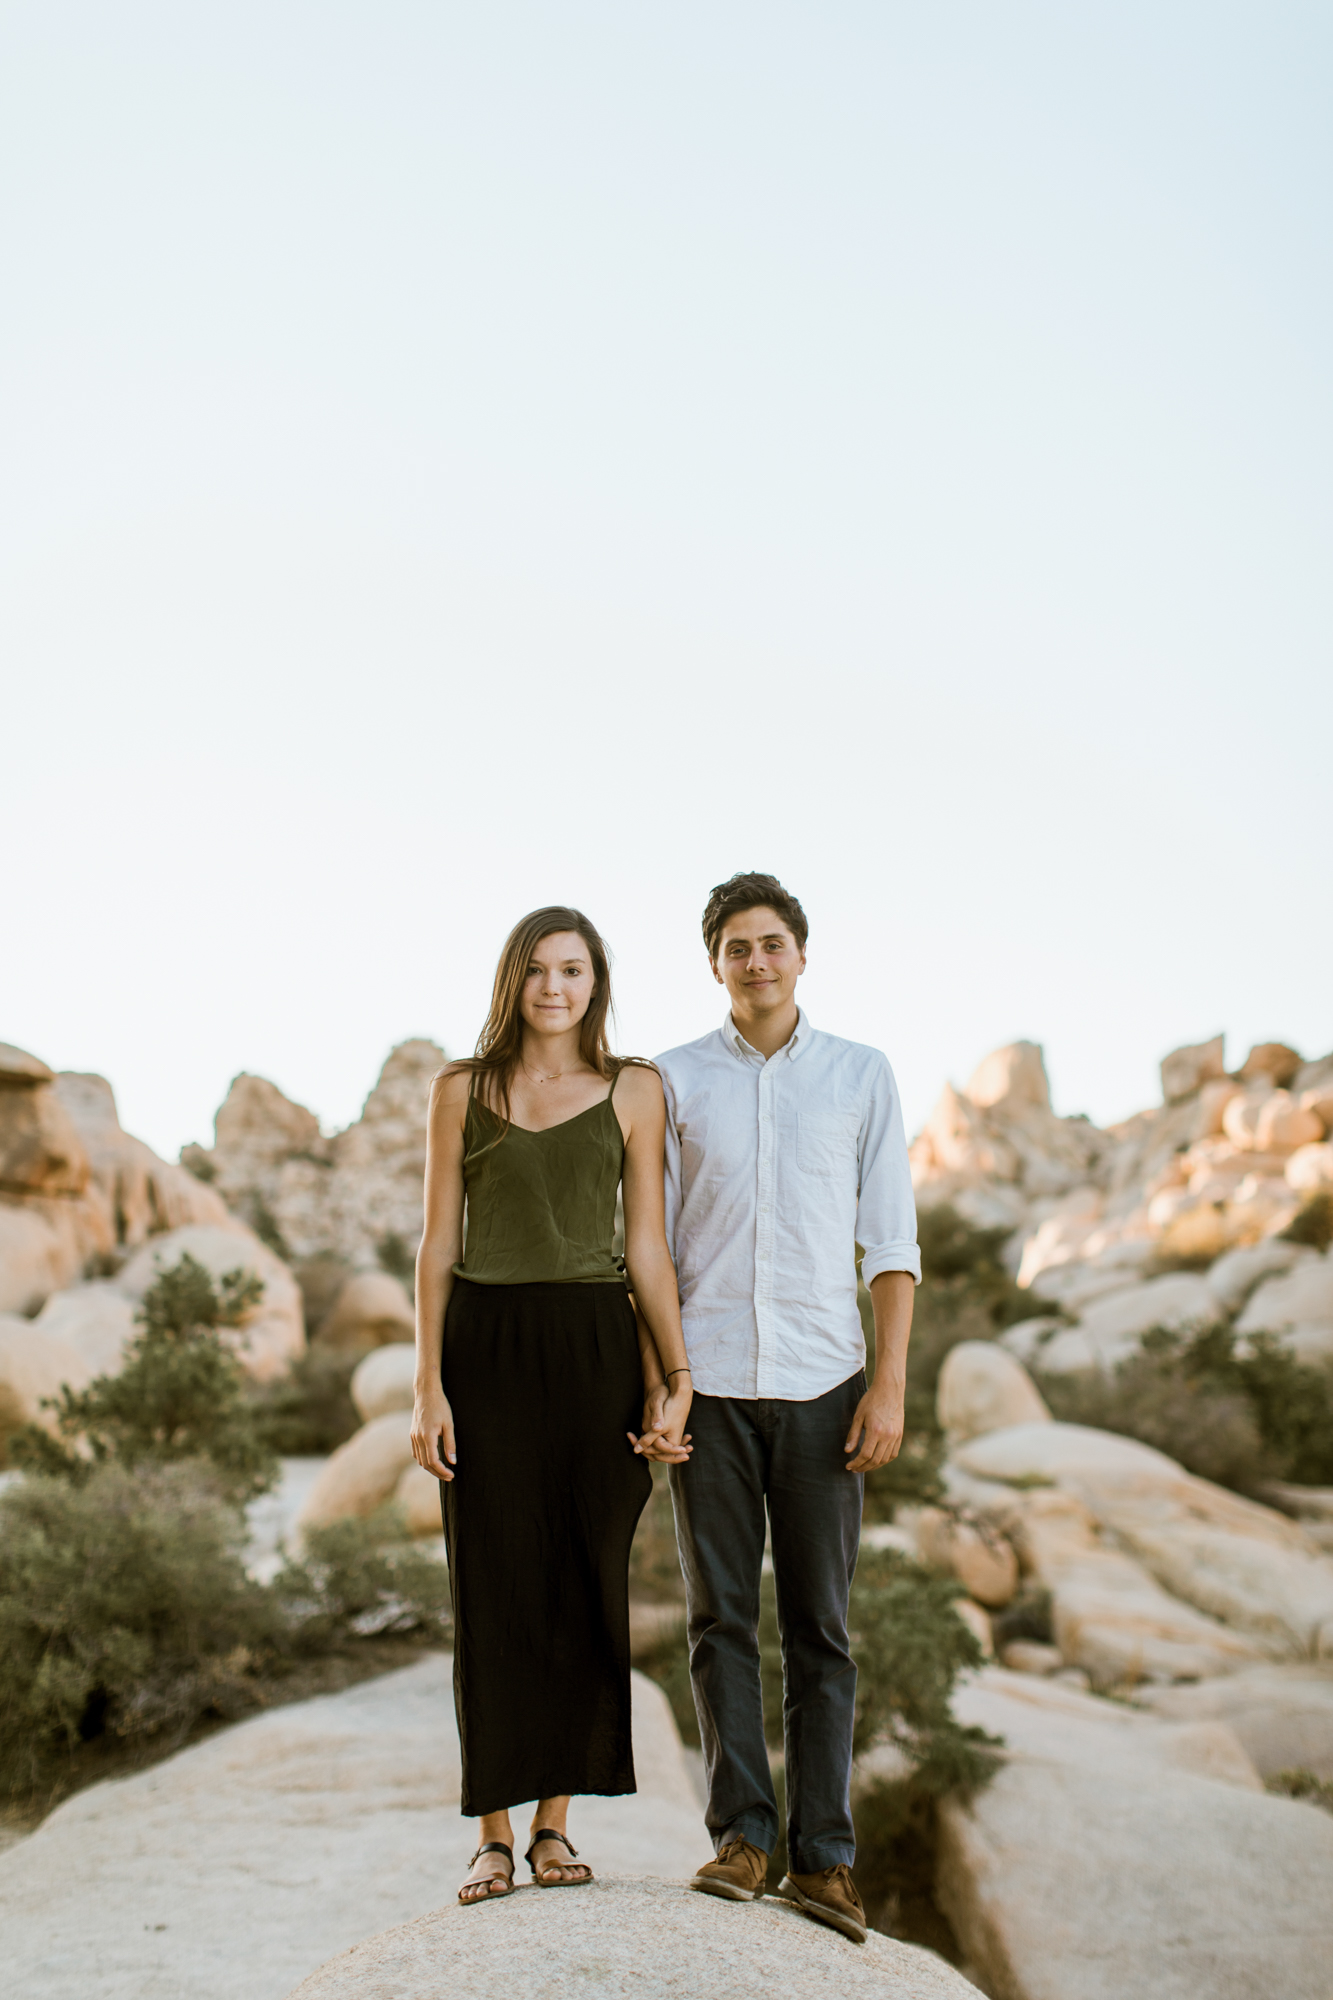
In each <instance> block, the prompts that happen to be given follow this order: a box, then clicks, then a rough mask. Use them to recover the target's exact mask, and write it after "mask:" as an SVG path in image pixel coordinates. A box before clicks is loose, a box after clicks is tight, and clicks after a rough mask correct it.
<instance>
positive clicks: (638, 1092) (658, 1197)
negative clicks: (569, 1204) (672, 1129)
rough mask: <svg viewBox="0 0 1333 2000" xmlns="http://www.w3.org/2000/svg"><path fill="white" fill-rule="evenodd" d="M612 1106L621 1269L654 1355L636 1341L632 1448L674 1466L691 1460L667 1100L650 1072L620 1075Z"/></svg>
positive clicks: (629, 1071) (630, 1071)
mask: <svg viewBox="0 0 1333 2000" xmlns="http://www.w3.org/2000/svg"><path fill="white" fill-rule="evenodd" d="M616 1107H617V1110H618V1111H619V1113H620V1117H621V1126H622V1129H623V1130H625V1166H624V1172H623V1187H624V1197H625V1269H626V1272H627V1274H628V1277H629V1282H630V1288H631V1290H632V1292H633V1294H634V1301H635V1311H636V1313H637V1315H638V1317H639V1319H640V1322H641V1324H642V1326H643V1327H646V1329H647V1332H648V1334H649V1336H650V1340H651V1345H652V1348H653V1349H654V1350H655V1353H654V1354H652V1355H650V1354H649V1352H648V1349H647V1345H646V1344H645V1342H644V1340H643V1338H642V1334H641V1335H640V1342H639V1345H640V1350H641V1351H642V1352H643V1356H644V1389H645V1411H644V1436H643V1437H642V1438H640V1439H638V1440H637V1441H636V1446H635V1448H636V1450H639V1451H642V1452H643V1453H644V1454H645V1455H646V1456H647V1457H649V1458H664V1459H667V1460H669V1461H671V1462H674V1463H677V1464H679V1463H682V1462H683V1461H684V1459H685V1458H687V1457H688V1455H689V1444H688V1440H687V1439H686V1437H685V1424H686V1421H687V1420H688V1417H689V1413H690V1400H691V1396H692V1394H693V1390H692V1387H691V1383H690V1372H689V1357H688V1356H687V1354H686V1352H685V1336H684V1334H683V1333H682V1332H681V1326H680V1293H679V1290H678V1288H677V1285H676V1267H675V1265H674V1264H673V1263H672V1261H671V1253H670V1251H669V1250H668V1249H667V1240H666V1219H665V1196H664V1190H663V1174H664V1163H665V1151H666V1100H665V1098H664V1097H663V1094H662V1084H661V1079H660V1078H659V1077H658V1075H657V1074H656V1072H655V1071H654V1070H650V1069H626V1070H623V1071H622V1072H621V1079H620V1084H619V1088H618V1090H617V1093H616ZM654 1360H656V1363H657V1366H656V1368H654V1367H653V1365H652V1363H653V1361H654ZM663 1381H665V1393H663V1386H662V1385H663Z"/></svg>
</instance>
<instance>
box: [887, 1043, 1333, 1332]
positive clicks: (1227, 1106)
mask: <svg viewBox="0 0 1333 2000" xmlns="http://www.w3.org/2000/svg"><path fill="white" fill-rule="evenodd" d="M1330 1134H1333V1056H1326V1057H1324V1058H1322V1059H1321V1060H1320V1061H1318V1062H1308V1063H1307V1062H1303V1061H1302V1060H1301V1057H1300V1054H1299V1052H1298V1051H1297V1050H1295V1049H1292V1048H1290V1047H1288V1046H1287V1044H1286V1043H1283V1042H1264V1043H1260V1044H1259V1045H1258V1046H1257V1047H1255V1048H1253V1049H1251V1051H1250V1053H1249V1055H1248V1056H1247V1057H1246V1059H1245V1061H1244V1062H1243V1063H1242V1064H1241V1065H1240V1067H1239V1068H1238V1069H1237V1070H1235V1071H1234V1072H1232V1073H1230V1074H1228V1073H1227V1071H1226V1069H1225V1049H1224V1042H1223V1038H1222V1037H1221V1036H1220V1035H1217V1036H1214V1037H1213V1038H1212V1039H1211V1040H1210V1041H1205V1042H1199V1043H1195V1044H1192V1045H1191V1046H1189V1047H1187V1048H1181V1049H1176V1050H1173V1051H1172V1053H1171V1054H1170V1055H1168V1056H1166V1057H1165V1058H1164V1060H1163V1062H1162V1103H1161V1104H1160V1105H1157V1106H1154V1107H1153V1108H1152V1109H1150V1110H1147V1111H1142V1112H1140V1113H1138V1115H1137V1116H1136V1117H1133V1118H1129V1119H1126V1120H1125V1121H1124V1122H1123V1123H1122V1124H1119V1125H1113V1126H1110V1127H1108V1128H1107V1129H1106V1130H1099V1129H1098V1128H1097V1127H1096V1126H1094V1125H1092V1124H1090V1123H1089V1121H1088V1120H1087V1119H1084V1118H1061V1117H1058V1116H1057V1115H1056V1114H1055V1112H1054V1111H1053V1110H1052V1108H1051V1102H1050V1091H1049V1087H1048V1084H1047V1080H1046V1070H1045V1064H1044V1062H1043V1060H1042V1052H1041V1050H1040V1048H1038V1047H1037V1046H1036V1044H1035V1043H1032V1042H1015V1043H1012V1044H1011V1045H1010V1046H1008V1047H1007V1048H1003V1049H997V1050H996V1051H995V1052H994V1053H993V1054H992V1055H989V1056H987V1057H986V1059H985V1061H984V1062H983V1063H981V1064H980V1066H979V1067H978V1068H977V1070H976V1071H975V1073H974V1074H973V1076H972V1077H971V1078H970V1079H969V1081H968V1084H967V1087H966V1088H965V1089H964V1090H958V1089H956V1088H954V1086H953V1085H951V1084H946V1085H945V1088H944V1090H943V1091H942V1093H941V1095H940V1099H939V1102H938V1103H937V1104H936V1106H935V1109H934V1111H933V1112H932V1113H931V1115H930V1118H929V1119H928V1120H927V1122H926V1124H925V1126H924V1128H923V1129H922V1131H921V1133H920V1134H919V1136H918V1138H917V1139H916V1141H915V1143H914V1144H913V1146H912V1149H911V1155H912V1177H913V1181H914V1183H915V1186H916V1191H917V1200H918V1203H919V1204H920V1205H921V1206H922V1207H923V1208H925V1207H929V1206H930V1205H931V1204H932V1203H937V1202H945V1201H947V1202H951V1203H952V1204H953V1205H954V1206H955V1207H956V1208H958V1209H959V1210H960V1211H961V1212H962V1213H963V1214H964V1215H965V1216H966V1217H967V1218H968V1220H969V1221H971V1222H973V1223H975V1224H977V1225H978V1226H981V1227H989V1228H1002V1229H1005V1230H1007V1231H1009V1232H1010V1234H1009V1241H1008V1245H1007V1249H1006V1253H1005V1254H1006V1256H1007V1258H1008V1260H1009V1262H1010V1265H1011V1268H1012V1269H1013V1270H1014V1271H1015V1273H1016V1275H1017V1277H1018V1282H1019V1284H1020V1285H1023V1286H1025V1287H1030V1288H1031V1290H1032V1292H1033V1296H1034V1308H1033V1314H1034V1322H1035V1320H1036V1319H1037V1318H1039V1316H1040V1312H1041V1306H1042V1303H1043V1302H1044V1303H1045V1304H1046V1306H1047V1307H1048V1308H1050V1307H1056V1308H1058V1309H1059V1310H1060V1311H1061V1312H1062V1313H1064V1314H1065V1315H1066V1316H1067V1320H1072V1321H1073V1322H1074V1326H1075V1328H1076V1329H1077V1331H1076V1332H1070V1331H1068V1330H1066V1331H1065V1332H1060V1333H1057V1332H1056V1331H1055V1330H1054V1329H1050V1328H1047V1329H1043V1332H1042V1334H1041V1335H1040V1336H1034V1337H1040V1338H1041V1339H1042V1340H1043V1342H1044V1343H1047V1345H1046V1346H1045V1351H1044V1354H1043V1357H1042V1360H1043V1365H1044V1366H1056V1367H1073V1368H1080V1367H1091V1366H1105V1365H1112V1364H1114V1362H1115V1361H1117V1360H1119V1359H1122V1358H1123V1356H1124V1354H1125V1352H1127V1351H1128V1348H1129V1346H1131V1345H1133V1344H1134V1343H1136V1342H1137V1340H1138V1338H1139V1337H1140V1335H1141V1334H1142V1333H1143V1332H1144V1331H1145V1330H1146V1329H1147V1328H1148V1327H1150V1326H1156V1325H1167V1326H1173V1327H1177V1328H1185V1327H1191V1326H1205V1325H1208V1324H1211V1323H1214V1322H1215V1321H1216V1320H1217V1319H1218V1318H1219V1317H1221V1318H1228V1317H1231V1316H1233V1315H1236V1314H1238V1313H1240V1312H1241V1311H1242V1310H1243V1309H1244V1307H1245V1303H1246V1298H1247V1296H1248V1292H1249V1290H1251V1289H1253V1286H1254V1285H1255V1284H1258V1283H1259V1281H1260V1279H1261V1278H1262V1277H1264V1276H1267V1275H1270V1274H1271V1273H1272V1272H1275V1271H1277V1270H1279V1269H1285V1268H1286V1267H1287V1266H1288V1265H1289V1264H1290V1263H1292V1262H1295V1261H1303V1260H1305V1259H1308V1257H1309V1256H1311V1255H1315V1254H1316V1253H1315V1252H1313V1251H1305V1252H1302V1253H1300V1257H1299V1258H1298V1256H1297V1253H1296V1251H1295V1250H1294V1249H1293V1248H1292V1246H1290V1245H1288V1244H1286V1243H1285V1242H1283V1237H1284V1234H1285V1232H1286V1231H1287V1230H1288V1229H1289V1228H1290V1227H1291V1225H1292V1223H1293V1222H1294V1221H1295V1220H1296V1218H1297V1216H1298V1215H1300V1214H1301V1212H1302V1210H1303V1209H1304V1207H1305V1205H1306V1204H1307V1203H1308V1202H1309V1201H1310V1200H1311V1199H1312V1198H1318V1197H1319V1196H1321V1195H1323V1194H1325V1193H1326V1192H1327V1191H1328V1190H1330V1189H1333V1144H1331V1143H1330ZM1298 1233H1299V1232H1298ZM1274 1246H1279V1247H1278V1248H1277V1249H1276V1250H1274ZM1242 1249H1247V1250H1248V1249H1265V1250H1267V1251H1268V1252H1270V1253H1271V1255H1270V1256H1269V1258H1268V1260H1267V1261H1265V1258H1263V1257H1260V1258H1259V1260H1258V1261H1257V1262H1254V1263H1253V1264H1252V1265H1246V1264H1244V1261H1243V1260H1242V1263H1241V1264H1239V1265H1238V1264H1237V1263H1235V1262H1234V1261H1229V1262H1228V1263H1227V1264H1225V1265H1223V1263H1222V1260H1223V1259H1227V1260H1231V1259H1233V1258H1234V1256H1235V1253H1236V1252H1237V1251H1239V1250H1242ZM1289 1251H1290V1253H1291V1254H1290V1255H1289V1254H1288V1252H1289ZM1213 1265H1216V1266H1218V1268H1219V1269H1220V1270H1222V1271H1223V1272H1224V1274H1225V1283H1224V1284H1222V1286H1221V1288H1220V1289H1219V1288H1218V1287H1217V1286H1212V1285H1211V1284H1206V1283H1205V1281H1204V1278H1203V1276H1202V1275H1200V1274H1203V1273H1207V1272H1208V1271H1209V1267H1210V1266H1213ZM1251 1269H1252V1270H1253V1274H1254V1275H1253V1279H1252V1280H1249V1279H1248V1277H1247V1273H1248V1271H1250V1270H1251ZM1187 1273H1188V1274H1189V1275H1188V1276H1187V1275H1186V1274H1187ZM1168 1274H1171V1275H1170V1281H1169V1282H1168ZM1300 1291H1301V1300H1300V1308H1299V1310H1295V1309H1288V1306H1287V1304H1286V1303H1285V1294H1283V1295H1282V1298H1279V1296H1278V1293H1277V1292H1276V1291H1275V1292H1273V1294H1272V1299H1273V1300H1274V1301H1275V1302H1276V1303H1277V1304H1282V1305H1283V1313H1282V1316H1281V1318H1280V1320H1275V1321H1274V1324H1273V1326H1272V1327H1271V1329H1270V1330H1271V1331H1273V1332H1275V1333H1277V1334H1278V1335H1279V1336H1280V1337H1281V1338H1283V1339H1285V1340H1286V1341H1287V1342H1288V1344H1290V1345H1292V1346H1293V1347H1294V1348H1297V1349H1299V1350H1300V1351H1301V1352H1302V1353H1303V1354H1305V1355H1315V1354H1322V1353H1330V1354H1333V1307H1325V1305H1324V1303H1323V1301H1324V1299H1325V1296H1326V1285H1325V1282H1324V1280H1323V1279H1322V1278H1321V1277H1319V1276H1318V1275H1316V1274H1315V1273H1313V1272H1311V1273H1309V1274H1307V1275H1306V1276H1304V1277H1303V1278H1302V1279H1301V1280H1300ZM1168 1294H1169V1296H1168ZM1268 1302H1269V1301H1268V1299H1267V1297H1266V1298H1265V1305H1267V1304H1268ZM1245 1326H1246V1330H1248V1329H1249V1328H1250V1327H1251V1326H1253V1327H1254V1328H1255V1330H1258V1328H1257V1322H1256V1321H1255V1320H1254V1318H1253V1315H1251V1316H1249V1318H1248V1319H1247V1321H1246V1322H1245Z"/></svg>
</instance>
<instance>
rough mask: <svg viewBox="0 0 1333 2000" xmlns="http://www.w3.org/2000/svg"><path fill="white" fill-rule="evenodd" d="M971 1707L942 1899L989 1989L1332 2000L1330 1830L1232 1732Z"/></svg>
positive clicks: (1016, 1995)
mask: <svg viewBox="0 0 1333 2000" xmlns="http://www.w3.org/2000/svg"><path fill="white" fill-rule="evenodd" d="M955 1705H956V1708H957V1711H958V1713H959V1715H960V1717H961V1718H962V1719H963V1720H964V1721H966V1722H969V1723H980V1724H981V1725H982V1726H984V1727H985V1728H988V1729H992V1730H997V1731H999V1732H1001V1733H1002V1734H1003V1735H1004V1736H1005V1738H1006V1740H1007V1742H1008V1745H1009V1751H1008V1757H1007V1762H1006V1764H1005V1766H1004V1768H1003V1769H1002V1770H1001V1771H1000V1772H999V1774H998V1775H997V1777H996V1778H995V1779H994V1781H993V1782H992V1784H991V1785H990V1786H989V1787H987V1789H986V1790H984V1791H982V1792H981V1793H979V1794H978V1795H977V1797H976V1798H975V1800H974V1801H973V1803H972V1804H971V1806H970V1807H967V1806H962V1805H959V1804H957V1803H954V1802H948V1801H946V1802H945V1804H944V1805H943V1807H942V1808H941V1846H940V1855H939V1865H938V1872H937V1878H936V1893H937V1895H938V1896H939V1899H940V1901H941V1903H942V1904H943V1906H944V1908H945V1909H946V1910H947V1912H948V1914H949V1916H950V1918H951V1920H952V1922H953V1926H954V1929H955V1931H956V1932H957V1934H958V1936H959V1939H960V1941H961V1942H962V1944H963V1946H964V1949H965V1950H966V1952H967V1954H968V1957H969V1960H970V1962H971V1964H972V1965H973V1967H974V1968H975V1972H976V1976H977V1978H978V1980H979V1981H980V1982H981V1983H982V1984H983V1985H984V1987H985V1989H986V1991H987V1992H988V1993H990V1994H992V1995H994V1996H997V2000H1127V1996H1130V1995H1135V1996H1137V1995H1145V1996H1147V1995H1151V1996H1152V2000H1328V1994H1329V1991H1330V1976H1329V1968H1330V1966H1333V1817H1331V1816H1330V1815H1329V1814H1327V1813H1324V1812H1321V1811H1319V1809H1318V1808H1317V1807H1314V1806H1309V1805H1301V1804H1298V1803H1296V1802H1295V1801H1293V1800H1290V1799H1281V1798H1272V1797H1269V1796H1268V1795H1267V1794H1265V1793H1263V1792H1262V1791H1256V1790H1255V1788H1254V1779H1253V1775H1252V1772H1250V1771H1249V1770H1248V1767H1247V1760H1246V1759H1245V1758H1244V1756H1243V1754H1241V1753H1240V1752H1239V1746H1238V1745H1236V1742H1235V1738H1234V1736H1233V1735H1232V1733H1231V1732H1230V1731H1229V1730H1226V1729H1222V1730H1221V1731H1220V1732H1219V1731H1218V1726H1217V1725H1216V1724H1213V1725H1212V1732H1213V1733H1212V1734H1210V1735H1205V1734H1201V1733H1199V1732H1200V1728H1201V1727H1202V1728H1204V1729H1206V1728H1207V1727H1208V1725H1206V1724H1205V1725H1196V1727H1195V1732H1194V1733H1193V1734H1190V1733H1187V1731H1186V1730H1183V1729H1182V1730H1181V1731H1180V1732H1178V1733H1177V1734H1175V1735H1174V1736H1173V1735H1172V1732H1171V1731H1170V1730H1169V1729H1161V1728H1160V1725H1158V1728H1157V1730H1156V1731H1155V1729H1154V1725H1153V1724H1152V1723H1151V1722H1150V1723H1149V1725H1148V1727H1147V1729H1145V1728H1144V1727H1143V1722H1144V1718H1143V1717H1140V1716H1136V1715H1135V1714H1133V1712H1132V1711H1127V1710H1124V1709H1120V1708H1118V1707H1117V1706H1115V1705H1113V1704H1111V1703H1106V1702H1099V1701H1097V1700H1096V1699H1095V1698H1093V1697H1091V1696H1084V1695H1079V1694H1077V1693H1075V1692H1074V1691H1073V1690H1071V1689H1065V1688H1060V1687H1058V1686H1055V1685H1053V1684H1052V1683H1050V1682H1044V1681H1035V1680H1032V1679H1031V1678H1029V1677H1027V1676H1023V1675H1011V1674H1005V1673H1004V1672H1003V1671H1002V1670H1001V1669H998V1668H988V1669H986V1670H985V1671H984V1672H983V1673H982V1674H981V1675H980V1676H979V1677H978V1679H977V1681H976V1682H975V1683H974V1684H973V1685H971V1686H969V1687H967V1688H965V1689H963V1690H962V1691H960V1694H959V1696H958V1699H957V1702H956V1704H955ZM387 1990H388V1989H386V1991H387ZM372 1991H373V1989H372Z"/></svg>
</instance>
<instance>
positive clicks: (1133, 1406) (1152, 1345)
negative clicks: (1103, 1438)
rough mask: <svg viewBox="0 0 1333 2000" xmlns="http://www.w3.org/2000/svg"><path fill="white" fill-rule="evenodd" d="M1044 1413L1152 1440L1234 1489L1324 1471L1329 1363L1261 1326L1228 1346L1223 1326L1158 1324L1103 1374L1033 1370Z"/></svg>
mask: <svg viewBox="0 0 1333 2000" xmlns="http://www.w3.org/2000/svg"><path fill="white" fill-rule="evenodd" d="M1037 1379H1038V1384H1039V1386H1040V1388H1041V1392H1042V1394H1043V1395H1044V1396H1045V1398H1046V1400H1047V1402H1048V1403H1049V1405H1050V1407H1051V1410H1052V1413H1053V1414H1054V1415H1055V1416H1056V1417H1059V1418H1061V1419H1063V1420H1064V1421H1065V1422H1068V1423H1081V1424H1091V1425H1094V1426H1095V1427H1096V1428H1097V1429H1099V1430H1109V1431H1118V1432H1120V1433H1121V1434H1122V1435H1123V1436H1125V1437H1133V1438H1138V1439H1139V1440H1140V1441H1141V1442H1142V1443H1143V1444H1150V1445H1155V1446H1156V1447H1157V1449H1158V1450H1159V1451H1164V1452H1166V1453H1167V1455H1168V1456H1169V1457H1171V1458H1174V1459H1176V1460H1178V1461H1179V1463H1180V1464H1181V1465H1183V1466H1184V1467H1185V1468H1186V1470H1187V1471H1190V1472H1194V1473H1197V1474H1198V1475H1199V1476H1200V1477H1201V1478H1203V1479H1211V1480H1215V1481H1216V1482H1217V1484H1218V1485H1221V1486H1230V1487H1232V1488H1234V1489H1235V1491H1237V1492H1241V1493H1253V1492H1255V1491H1257V1490H1258V1489H1259V1488H1260V1487H1262V1485H1263V1483H1264V1482H1265V1481H1266V1480H1269V1479H1285V1480H1291V1481H1293V1482H1294V1483H1295V1484H1298V1485H1314V1486H1318V1485H1321V1484H1325V1483H1327V1482H1329V1481H1333V1368H1329V1367H1328V1366H1322V1367H1317V1366H1311V1365H1310V1364H1309V1363H1308V1362H1302V1361H1299V1360H1297V1358H1296V1356H1295V1355H1294V1354H1292V1353H1291V1352H1290V1350H1289V1349H1287V1348H1285V1347H1283V1346H1282V1345H1281V1343H1280V1342H1279V1341H1278V1340H1276V1339H1275V1338H1273V1336H1271V1335H1268V1334H1258V1335H1254V1336H1252V1337H1251V1338H1250V1340H1249V1341H1248V1343H1247V1346H1246V1349H1245V1350H1244V1351H1240V1352H1238V1351H1237V1342H1236V1336H1235V1334H1234V1332H1233V1331H1232V1329H1231V1328H1229V1327H1211V1328H1209V1329H1207V1330H1206V1331H1203V1332H1195V1333H1192V1334H1191V1333H1176V1332H1171V1331H1169V1330H1168V1329H1166V1328H1162V1327H1158V1328H1156V1329H1154V1330H1153V1331H1152V1332H1151V1333H1147V1334H1145V1335H1144V1337H1143V1342H1142V1346H1141V1349H1140V1351H1139V1352H1137V1353H1135V1354H1132V1355H1129V1356H1128V1357H1127V1358H1126V1359H1125V1360H1124V1361H1122V1362H1121V1363H1120V1364H1119V1366H1118V1367H1117V1368H1115V1369H1114V1371H1112V1373H1110V1374H1109V1375H1101V1374H1095V1373H1093V1372H1091V1371H1089V1372H1087V1373H1079V1374H1073V1375H1045V1374H1039V1375H1038V1378H1037Z"/></svg>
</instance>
